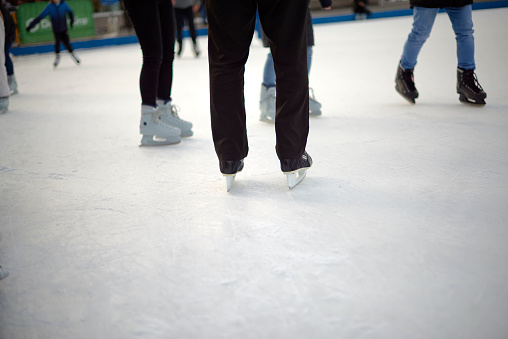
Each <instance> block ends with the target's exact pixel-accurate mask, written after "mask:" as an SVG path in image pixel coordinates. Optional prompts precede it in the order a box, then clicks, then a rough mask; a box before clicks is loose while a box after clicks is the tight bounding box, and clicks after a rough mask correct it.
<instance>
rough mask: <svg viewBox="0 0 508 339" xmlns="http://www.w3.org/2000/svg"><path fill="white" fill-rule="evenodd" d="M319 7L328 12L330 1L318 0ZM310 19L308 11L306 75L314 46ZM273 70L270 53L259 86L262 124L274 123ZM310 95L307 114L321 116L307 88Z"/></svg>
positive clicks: (263, 36) (319, 105)
mask: <svg viewBox="0 0 508 339" xmlns="http://www.w3.org/2000/svg"><path fill="white" fill-rule="evenodd" d="M320 2H321V7H322V8H323V9H325V10H330V9H331V8H332V7H331V6H332V0H320ZM312 26H313V25H312V17H311V15H310V10H309V11H307V73H310V66H311V63H312V46H314V30H313V27H312ZM260 28H261V39H262V41H263V46H264V47H270V41H269V40H268V38H267V37H266V34H265V33H264V31H263V27H262V26H261V25H260ZM275 80H276V79H275V69H274V67H273V57H272V53H270V52H269V53H268V55H267V57H266V62H265V67H264V72H263V83H262V84H261V98H260V100H259V109H260V110H261V116H260V118H259V119H260V120H261V121H264V122H269V123H273V122H275ZM309 90H310V91H311V92H312V95H309V114H310V115H321V104H320V103H319V102H318V101H317V100H316V98H315V97H314V90H313V89H312V88H309Z"/></svg>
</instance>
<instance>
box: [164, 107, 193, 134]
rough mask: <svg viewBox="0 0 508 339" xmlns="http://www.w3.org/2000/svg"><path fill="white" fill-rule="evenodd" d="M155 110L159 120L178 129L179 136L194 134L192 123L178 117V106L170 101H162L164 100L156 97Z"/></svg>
mask: <svg viewBox="0 0 508 339" xmlns="http://www.w3.org/2000/svg"><path fill="white" fill-rule="evenodd" d="M157 111H158V113H159V119H160V121H162V122H163V123H165V124H166V125H169V126H173V127H176V128H178V129H180V133H181V134H180V136H181V137H182V138H185V137H191V136H192V135H193V134H194V133H193V132H192V123H191V122H189V121H185V120H183V119H181V118H180V116H179V115H178V111H179V108H178V107H177V106H176V105H173V104H172V103H171V101H168V102H166V103H164V100H161V99H157Z"/></svg>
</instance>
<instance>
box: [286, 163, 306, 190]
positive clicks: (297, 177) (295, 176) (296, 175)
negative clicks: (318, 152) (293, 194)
mask: <svg viewBox="0 0 508 339" xmlns="http://www.w3.org/2000/svg"><path fill="white" fill-rule="evenodd" d="M284 174H285V175H286V179H287V182H288V187H289V189H290V190H291V189H293V187H295V186H296V185H298V184H299V183H301V182H302V180H303V179H305V176H306V175H307V168H302V169H299V170H297V171H294V172H289V173H284Z"/></svg>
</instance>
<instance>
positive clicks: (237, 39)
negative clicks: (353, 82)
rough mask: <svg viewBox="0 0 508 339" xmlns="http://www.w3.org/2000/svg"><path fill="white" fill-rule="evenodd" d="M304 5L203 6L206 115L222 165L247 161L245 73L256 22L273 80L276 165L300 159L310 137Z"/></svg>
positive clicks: (235, 0)
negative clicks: (272, 67) (207, 72)
mask: <svg viewBox="0 0 508 339" xmlns="http://www.w3.org/2000/svg"><path fill="white" fill-rule="evenodd" d="M307 8H308V1H307V0H206V12H207V15H208V58H209V63H210V113H211V118H212V135H213V141H214V144H215V151H216V153H217V156H218V158H219V160H221V161H235V160H240V159H243V158H245V157H246V156H247V152H248V145H247V127H246V116H245V100H244V71H245V63H246V61H247V57H248V55H249V47H250V44H251V40H252V36H253V33H254V26H255V23H256V9H257V10H258V11H259V19H260V21H261V24H262V26H263V29H264V31H265V33H266V36H267V37H268V39H269V40H270V48H271V52H272V56H273V61H274V64H275V74H276V76H277V97H276V106H277V113H276V119H275V131H276V135H277V136H276V139H277V144H276V150H277V155H278V157H279V159H299V158H300V157H301V156H302V154H303V152H304V151H305V146H306V144H307V136H308V133H309V82H308V74H307V38H306V20H307Z"/></svg>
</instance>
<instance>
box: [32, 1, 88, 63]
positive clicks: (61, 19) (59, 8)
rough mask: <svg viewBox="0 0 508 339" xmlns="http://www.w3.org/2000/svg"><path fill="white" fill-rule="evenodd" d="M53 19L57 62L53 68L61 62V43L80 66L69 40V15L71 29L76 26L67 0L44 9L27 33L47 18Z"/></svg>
mask: <svg viewBox="0 0 508 339" xmlns="http://www.w3.org/2000/svg"><path fill="white" fill-rule="evenodd" d="M48 15H49V17H50V18H51V27H52V29H53V35H54V36H55V54H56V56H55V62H54V63H53V66H54V67H56V66H58V63H59V62H60V43H63V44H64V46H65V48H66V49H67V50H68V51H69V53H70V54H71V57H72V59H73V60H74V62H75V63H76V64H78V65H79V63H80V60H79V59H78V57H77V56H76V55H75V54H74V51H73V49H72V46H71V42H70V40H69V31H68V28H67V15H68V16H69V19H70V20H71V22H70V24H71V28H72V27H73V25H74V14H73V13H72V10H71V8H70V7H69V5H68V4H67V3H66V2H65V0H51V2H50V3H49V4H48V5H47V6H46V8H44V10H43V11H42V12H41V14H39V16H37V17H36V18H35V19H34V20H33V21H32V22H31V23H30V24H29V25H28V26H27V28H26V31H27V32H30V31H31V30H32V29H33V28H34V27H35V25H37V24H38V23H39V22H40V21H41V20H42V19H44V18H45V17H46V16H48Z"/></svg>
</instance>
